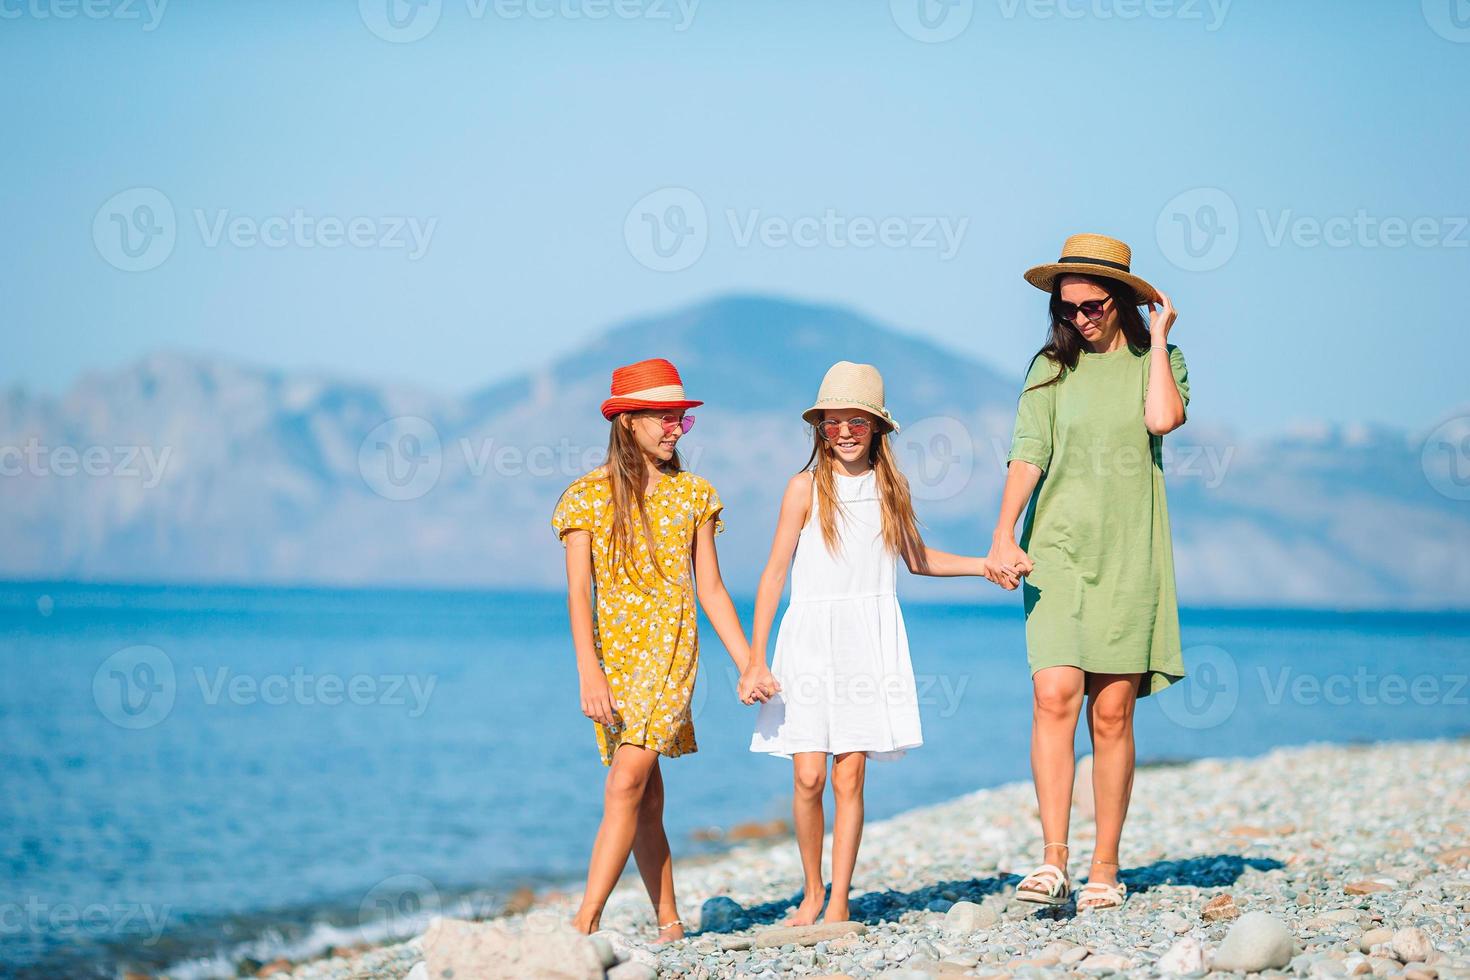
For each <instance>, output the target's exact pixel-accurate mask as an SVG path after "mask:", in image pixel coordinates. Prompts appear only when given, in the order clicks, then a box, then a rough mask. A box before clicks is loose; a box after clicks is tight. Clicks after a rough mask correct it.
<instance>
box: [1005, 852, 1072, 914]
mask: <svg viewBox="0 0 1470 980" xmlns="http://www.w3.org/2000/svg"><path fill="white" fill-rule="evenodd" d="M1044 846H1045V847H1061V848H1066V847H1067V845H1066V844H1046V845H1044ZM1028 883H1029V884H1030V885H1031V887H1028ZM1038 886H1039V887H1038ZM1071 897H1072V882H1071V880H1070V879H1068V877H1067V872H1066V871H1065V870H1064V869H1062V868H1059V867H1057V866H1056V865H1055V864H1040V865H1037V866H1036V867H1035V868H1032V869H1031V873H1030V874H1028V875H1027V876H1026V877H1025V878H1022V879H1021V883H1020V884H1019V885H1017V886H1016V900H1017V901H1020V902H1032V903H1035V904H1037V905H1066V904H1067V900H1068V899H1070V898H1071Z"/></svg>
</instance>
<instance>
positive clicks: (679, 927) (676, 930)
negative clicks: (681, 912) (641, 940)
mask: <svg viewBox="0 0 1470 980" xmlns="http://www.w3.org/2000/svg"><path fill="white" fill-rule="evenodd" d="M683 938H684V923H682V922H680V921H679V920H678V919H675V920H674V921H673V922H670V923H669V924H668V925H666V926H660V927H659V930H658V938H657V939H655V940H654V941H653V945H655V946H662V945H664V944H665V943H676V942H678V941H679V940H681V939H683Z"/></svg>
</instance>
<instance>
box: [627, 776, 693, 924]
mask: <svg viewBox="0 0 1470 980" xmlns="http://www.w3.org/2000/svg"><path fill="white" fill-rule="evenodd" d="M633 860H634V861H636V862H637V863H638V873H639V874H640V875H642V876H643V887H644V888H646V889H647V890H648V900H649V901H650V902H652V903H653V914H654V918H655V921H657V923H658V925H659V932H658V940H659V941H660V942H671V941H672V940H675V939H683V938H684V926H683V925H682V924H681V923H680V922H679V903H678V902H676V901H675V900H674V859H673V857H671V856H670V854H669V836H668V834H667V833H665V832H664V776H663V770H662V769H660V768H659V764H658V760H657V759H655V760H654V763H653V771H652V772H650V773H649V775H648V785H647V786H646V787H645V788H644V790H643V804H642V805H641V806H640V807H639V808H638V831H637V833H636V834H634V835H633ZM670 923H672V925H670ZM665 926H668V928H664V927H665Z"/></svg>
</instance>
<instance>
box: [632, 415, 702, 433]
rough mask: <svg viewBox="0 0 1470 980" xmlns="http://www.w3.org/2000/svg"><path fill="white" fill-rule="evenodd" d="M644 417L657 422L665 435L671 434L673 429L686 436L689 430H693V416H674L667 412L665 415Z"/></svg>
mask: <svg viewBox="0 0 1470 980" xmlns="http://www.w3.org/2000/svg"><path fill="white" fill-rule="evenodd" d="M644 417H645V418H650V419H655V420H657V421H658V422H659V423H660V424H661V425H662V426H663V427H664V434H665V435H667V434H668V433H670V432H673V431H674V430H675V429H678V430H679V431H680V432H683V433H684V434H686V435H687V434H688V433H689V430H690V429H692V428H694V416H693V415H675V414H674V413H673V412H669V413H668V414H666V415H647V416H644Z"/></svg>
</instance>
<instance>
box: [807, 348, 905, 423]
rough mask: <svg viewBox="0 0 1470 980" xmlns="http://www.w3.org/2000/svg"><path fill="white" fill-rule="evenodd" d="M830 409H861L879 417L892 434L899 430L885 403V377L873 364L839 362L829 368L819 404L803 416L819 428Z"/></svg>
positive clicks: (818, 398) (819, 396) (819, 397)
mask: <svg viewBox="0 0 1470 980" xmlns="http://www.w3.org/2000/svg"><path fill="white" fill-rule="evenodd" d="M829 408H839V409H840V408H860V409H862V410H863V411H866V412H872V413H873V414H874V415H876V416H878V421H879V422H881V423H882V424H884V425H886V426H887V427H888V428H889V430H890V431H893V432H897V431H898V423H897V422H896V421H894V419H893V416H892V415H889V414H888V408H887V407H886V406H885V405H884V404H883V375H881V374H879V373H878V369H877V368H875V367H873V365H871V364H854V363H853V362H852V361H838V362H837V363H836V364H834V365H832V366H831V367H830V368H828V369H827V374H826V375H825V376H824V377H823V378H822V387H821V388H819V389H817V400H816V402H815V403H814V404H813V405H812V407H811V408H809V409H807V410H806V411H805V412H802V413H801V417H802V418H804V419H806V420H807V422H809V423H811V424H812V425H816V424H817V423H818V422H820V421H822V413H823V412H825V411H827V409H829Z"/></svg>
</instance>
